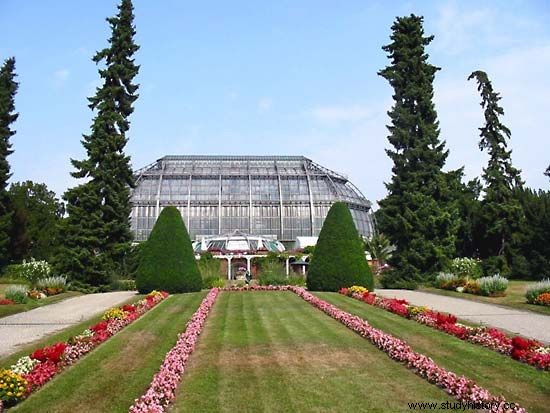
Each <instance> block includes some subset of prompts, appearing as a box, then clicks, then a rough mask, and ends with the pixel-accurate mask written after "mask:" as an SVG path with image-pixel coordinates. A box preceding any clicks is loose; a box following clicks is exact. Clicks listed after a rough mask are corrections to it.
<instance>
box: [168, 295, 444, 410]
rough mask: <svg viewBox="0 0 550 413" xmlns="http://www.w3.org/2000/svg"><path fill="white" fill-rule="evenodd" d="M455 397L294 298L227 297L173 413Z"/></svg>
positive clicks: (365, 406)
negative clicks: (449, 395)
mask: <svg viewBox="0 0 550 413" xmlns="http://www.w3.org/2000/svg"><path fill="white" fill-rule="evenodd" d="M450 400H452V399H450V398H449V397H448V396H447V395H446V394H445V393H444V392H443V391H442V390H440V389H438V388H437V387H435V386H433V385H431V384H429V383H427V382H426V381H424V380H423V379H421V378H420V377H418V376H416V375H414V374H413V373H412V372H411V371H409V370H407V369H406V368H405V367H403V366H401V365H399V364H398V363H395V362H394V361H392V360H391V359H389V358H388V357H387V356H386V355H385V354H384V353H382V352H381V351H380V350H378V349H377V348H375V347H374V346H373V345H371V344H370V343H369V342H367V341H366V340H365V339H363V338H361V337H359V336H358V335H356V334H355V333H353V332H351V331H350V330H348V329H347V328H346V327H344V326H342V325H341V324H340V323H338V322H337V321H335V320H333V319H331V318H330V317H328V316H326V315H325V314H323V313H322V312H321V311H319V310H317V309H315V308H313V307H312V306H310V305H308V304H307V303H306V302H304V301H303V300H301V299H300V298H299V297H298V296H296V295H294V294H293V293H290V292H286V293H274V292H250V293H231V292H224V293H222V294H221V295H220V296H219V298H218V302H217V303H216V304H215V306H214V307H213V309H212V313H211V315H210V317H209V318H208V320H207V322H206V325H205V330H204V332H203V334H202V335H201V338H200V341H199V344H198V347H197V349H196V350H195V352H194V353H193V356H192V357H191V359H190V364H189V366H188V368H187V371H186V373H185V375H184V377H183V382H182V384H181V385H180V387H179V389H178V396H177V398H176V403H175V405H174V406H173V407H172V409H171V412H172V413H175V412H178V413H179V412H282V411H285V412H286V411H288V412H294V411H296V412H312V411H315V412H352V411H372V412H386V411H392V412H399V411H403V412H406V411H409V409H408V406H407V404H406V402H415V401H439V402H443V401H450Z"/></svg>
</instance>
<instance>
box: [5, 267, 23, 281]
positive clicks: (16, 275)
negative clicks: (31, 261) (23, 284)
mask: <svg viewBox="0 0 550 413" xmlns="http://www.w3.org/2000/svg"><path fill="white" fill-rule="evenodd" d="M21 271H22V266H21V264H11V265H7V266H6V268H4V273H3V274H2V281H4V280H10V281H11V280H13V281H22V280H24V278H23V275H22V274H21Z"/></svg>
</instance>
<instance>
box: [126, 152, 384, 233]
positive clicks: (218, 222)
mask: <svg viewBox="0 0 550 413" xmlns="http://www.w3.org/2000/svg"><path fill="white" fill-rule="evenodd" d="M135 175H136V187H135V189H133V191H132V195H131V202H132V212H131V225H132V231H133V232H134V236H135V240H136V241H143V240H146V239H147V237H148V236H149V233H150V232H151V230H152V228H153V225H154V223H155V221H156V219H157V217H158V215H159V213H160V211H161V210H162V208H163V207H165V206H168V205H173V206H176V207H177V208H178V209H179V211H180V213H181V215H182V217H183V219H184V222H185V224H186V226H187V229H188V230H189V234H190V236H191V239H194V240H201V239H203V238H211V237H212V236H216V235H220V234H227V233H230V232H232V231H235V230H238V231H241V232H243V233H246V234H249V235H258V236H260V235H261V236H264V237H267V238H269V239H276V240H279V241H282V242H283V243H285V244H288V243H292V242H294V241H295V240H296V239H297V237H316V236H318V235H319V232H320V230H321V227H322V225H323V221H324V219H325V217H326V215H327V213H328V210H329V208H330V206H331V205H332V204H333V203H334V202H336V201H342V202H345V203H346V204H347V205H348V206H349V208H350V211H351V214H352V216H353V219H354V221H355V224H356V226H357V230H358V231H359V233H360V234H361V235H363V236H370V235H371V234H372V233H373V218H372V215H371V203H370V202H369V201H368V200H367V199H366V198H365V197H364V195H363V194H362V193H361V191H360V190H359V189H357V187H355V186H354V185H353V184H352V183H351V182H350V181H349V180H348V178H347V177H346V176H344V175H342V174H339V173H337V172H334V171H331V170H330V169H327V168H325V167H323V166H321V165H319V164H317V163H315V162H313V161H312V160H310V159H308V158H306V157H303V156H197V155H187V156H165V157H163V158H161V159H159V160H157V161H156V162H154V163H153V164H151V165H148V166H146V167H144V168H142V169H140V170H138V171H136V173H135Z"/></svg>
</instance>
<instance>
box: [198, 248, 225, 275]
mask: <svg viewBox="0 0 550 413" xmlns="http://www.w3.org/2000/svg"><path fill="white" fill-rule="evenodd" d="M197 265H198V266H199V271H200V272H201V276H202V278H203V279H206V278H219V277H220V269H221V261H220V260H219V259H217V258H214V256H213V255H212V253H210V252H205V253H203V254H201V258H200V260H199V261H198V262H197Z"/></svg>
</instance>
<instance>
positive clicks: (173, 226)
mask: <svg viewBox="0 0 550 413" xmlns="http://www.w3.org/2000/svg"><path fill="white" fill-rule="evenodd" d="M136 286H137V288H138V290H139V292H141V293H147V292H149V291H151V290H165V291H167V292H169V293H181V292H188V291H200V289H201V287H202V278H201V275H200V272H199V268H198V267H197V262H196V260H195V254H194V253H193V247H192V245H191V240H190V239H189V234H188V233H187V229H186V228H185V224H184V223H183V220H182V219H181V214H180V213H179V211H178V209H177V208H176V207H172V206H169V207H165V208H164V209H163V210H162V212H161V214H160V216H159V218H158V220H157V222H156V223H155V226H154V227H153V230H152V231H151V235H150V236H149V239H148V240H147V243H146V244H145V246H144V247H143V248H142V250H141V257H140V260H139V266H138V271H137V278H136Z"/></svg>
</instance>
